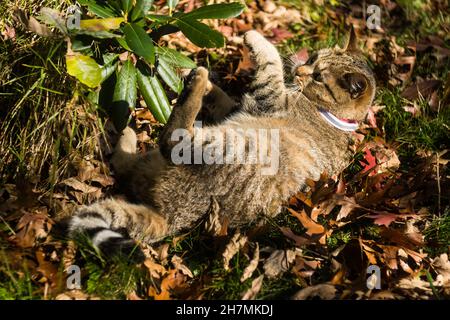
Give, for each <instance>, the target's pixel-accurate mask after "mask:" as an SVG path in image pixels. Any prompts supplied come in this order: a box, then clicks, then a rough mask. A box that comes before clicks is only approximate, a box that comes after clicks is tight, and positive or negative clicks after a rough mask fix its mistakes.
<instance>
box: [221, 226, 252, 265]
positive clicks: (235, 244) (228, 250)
mask: <svg viewBox="0 0 450 320" xmlns="http://www.w3.org/2000/svg"><path fill="white" fill-rule="evenodd" d="M246 243H247V236H243V235H241V234H240V233H239V232H236V233H235V234H234V236H233V237H232V238H231V240H230V242H229V243H228V244H227V246H226V247H225V251H224V252H223V253H222V258H223V267H224V269H225V270H226V271H228V270H230V260H231V259H232V258H233V257H234V256H235V255H236V254H237V253H238V252H239V250H240V249H242V247H243V246H244V245H245V244H246Z"/></svg>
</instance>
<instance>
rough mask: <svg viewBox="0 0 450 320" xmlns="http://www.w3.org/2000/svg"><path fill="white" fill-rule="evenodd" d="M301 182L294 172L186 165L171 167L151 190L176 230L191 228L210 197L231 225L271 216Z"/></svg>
mask: <svg viewBox="0 0 450 320" xmlns="http://www.w3.org/2000/svg"><path fill="white" fill-rule="evenodd" d="M303 181H304V180H302V178H301V177H298V176H295V175H290V177H289V179H286V177H285V175H279V174H276V175H261V172H260V169H259V168H258V167H256V166H254V165H253V166H252V165H212V166H198V167H195V166H186V167H174V168H172V169H171V170H170V171H169V172H168V173H167V174H166V175H164V177H163V178H162V179H161V180H160V181H159V182H158V183H157V185H156V186H155V188H154V189H153V192H154V194H157V195H158V198H157V199H156V201H155V202H156V203H157V205H158V207H159V208H160V212H161V213H162V214H163V215H165V216H166V217H167V218H168V221H169V229H170V231H171V232H172V233H175V232H177V231H180V230H182V229H188V228H191V227H193V226H194V225H195V224H196V223H197V222H198V221H199V219H201V218H202V217H203V216H204V215H205V214H206V213H207V211H208V209H209V208H210V204H211V199H212V197H214V198H215V199H216V200H217V201H218V203H219V205H220V215H221V216H223V217H226V218H227V219H228V221H229V224H230V226H231V227H235V226H239V225H243V224H248V223H251V222H253V221H255V220H256V219H258V216H260V215H269V216H274V215H276V214H277V213H278V212H279V211H280V209H281V206H282V204H283V202H284V201H286V200H287V199H288V197H289V196H290V195H291V194H293V193H295V192H296V191H298V190H299V187H300V186H301V184H302V183H303Z"/></svg>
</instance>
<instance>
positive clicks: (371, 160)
mask: <svg viewBox="0 0 450 320" xmlns="http://www.w3.org/2000/svg"><path fill="white" fill-rule="evenodd" d="M364 160H365V162H364V161H359V163H360V165H362V167H363V171H362V173H366V172H367V171H370V170H372V169H373V168H375V167H376V165H377V159H376V158H375V157H374V155H373V154H372V152H371V151H370V149H369V148H367V147H364Z"/></svg>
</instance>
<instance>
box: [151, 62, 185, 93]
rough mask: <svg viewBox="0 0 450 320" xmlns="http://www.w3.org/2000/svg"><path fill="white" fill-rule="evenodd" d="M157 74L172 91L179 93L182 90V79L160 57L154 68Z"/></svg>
mask: <svg viewBox="0 0 450 320" xmlns="http://www.w3.org/2000/svg"><path fill="white" fill-rule="evenodd" d="M156 70H157V71H158V75H159V76H160V77H161V79H163V80H164V82H165V83H166V84H167V85H168V86H169V88H170V89H172V91H174V92H176V93H178V94H180V93H181V91H182V90H183V80H181V77H180V76H179V75H178V73H177V72H176V71H175V70H174V69H173V67H172V66H171V65H170V64H169V63H167V62H166V61H165V60H162V59H160V60H159V61H158V67H157V68H156Z"/></svg>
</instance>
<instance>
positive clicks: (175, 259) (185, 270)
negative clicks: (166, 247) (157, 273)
mask: <svg viewBox="0 0 450 320" xmlns="http://www.w3.org/2000/svg"><path fill="white" fill-rule="evenodd" d="M172 264H173V266H174V267H175V269H177V270H178V271H180V272H181V273H182V274H184V275H186V276H188V277H189V278H193V277H194V275H193V274H192V272H191V270H190V269H189V268H188V267H186V266H185V265H184V264H183V259H181V258H180V257H179V256H177V255H173V257H172Z"/></svg>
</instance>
